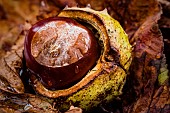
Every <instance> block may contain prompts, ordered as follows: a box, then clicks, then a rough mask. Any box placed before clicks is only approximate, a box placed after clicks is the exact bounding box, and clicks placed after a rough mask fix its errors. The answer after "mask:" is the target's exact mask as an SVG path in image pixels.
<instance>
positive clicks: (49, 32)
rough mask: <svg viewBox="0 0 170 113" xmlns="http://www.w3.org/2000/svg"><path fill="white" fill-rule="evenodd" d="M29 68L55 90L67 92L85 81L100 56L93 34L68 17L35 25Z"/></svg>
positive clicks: (29, 39) (31, 32)
mask: <svg viewBox="0 0 170 113" xmlns="http://www.w3.org/2000/svg"><path fill="white" fill-rule="evenodd" d="M24 56H25V59H26V66H27V67H28V69H29V70H30V71H31V73H32V74H34V75H36V76H37V77H38V78H39V79H40V81H41V82H42V84H43V85H44V86H45V87H46V88H48V89H51V90H58V89H65V88H68V87H71V86H73V85H74V84H76V83H77V82H78V81H79V80H81V79H82V78H83V77H84V76H85V75H86V74H87V73H88V71H89V70H90V69H91V68H92V67H93V66H94V65H95V64H96V61H97V60H98V58H99V56H100V52H99V46H98V43H97V39H96V38H95V37H94V35H93V33H92V31H91V30H89V29H88V28H86V27H85V26H83V25H81V24H80V23H78V22H76V21H75V20H73V19H70V18H66V17H51V18H47V19H44V20H41V21H39V22H37V23H36V24H34V25H33V26H32V27H31V29H30V30H29V32H28V34H27V36H26V38H25V44H24Z"/></svg>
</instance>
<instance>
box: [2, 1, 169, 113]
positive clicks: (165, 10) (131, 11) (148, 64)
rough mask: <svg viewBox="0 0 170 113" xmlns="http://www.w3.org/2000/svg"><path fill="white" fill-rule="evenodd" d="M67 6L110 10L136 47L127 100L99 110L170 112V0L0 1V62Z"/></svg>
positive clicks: (127, 83)
mask: <svg viewBox="0 0 170 113" xmlns="http://www.w3.org/2000/svg"><path fill="white" fill-rule="evenodd" d="M66 5H67V6H69V7H72V6H78V7H86V6H88V7H91V8H93V9H95V10H103V9H105V8H106V9H107V10H108V13H109V14H110V15H111V16H112V17H113V18H115V19H116V20H118V21H119V22H120V24H121V25H122V27H123V28H124V30H125V31H126V33H127V34H128V36H129V40H130V43H131V44H132V45H133V48H134V49H133V62H132V65H131V67H130V71H129V74H128V76H127V82H126V84H125V87H124V90H123V95H122V96H121V97H120V98H119V99H118V100H113V102H111V103H110V104H106V105H102V107H101V108H100V109H104V110H103V111H105V112H117V113H120V112H123V113H170V85H169V83H170V80H169V76H170V74H169V71H168V70H169V69H170V0H49V1H48V0H34V1H31V0H0V59H3V57H4V55H6V54H7V52H10V51H11V47H12V46H13V45H15V44H16V42H17V41H18V40H20V39H21V37H22V38H24V36H25V34H26V32H27V30H28V29H29V28H30V26H31V25H32V24H34V23H35V22H37V21H39V20H41V19H44V18H48V17H52V16H56V15H57V14H58V13H59V12H60V11H61V10H62V9H63V8H64V7H65V6H66ZM0 100H1V99H0ZM1 101H2V100H1ZM115 103H116V104H115ZM0 107H2V105H1V104H0Z"/></svg>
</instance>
